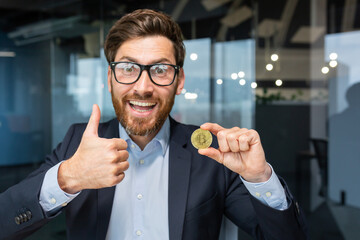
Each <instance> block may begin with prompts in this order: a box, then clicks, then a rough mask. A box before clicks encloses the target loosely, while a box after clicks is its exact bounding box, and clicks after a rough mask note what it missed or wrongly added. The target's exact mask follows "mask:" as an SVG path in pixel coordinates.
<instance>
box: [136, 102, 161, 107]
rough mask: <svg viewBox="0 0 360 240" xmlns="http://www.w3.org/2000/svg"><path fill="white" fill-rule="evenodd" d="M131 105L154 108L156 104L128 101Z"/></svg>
mask: <svg viewBox="0 0 360 240" xmlns="http://www.w3.org/2000/svg"><path fill="white" fill-rule="evenodd" d="M130 103H131V104H132V105H136V106H141V107H150V106H154V105H155V104H156V103H149V102H137V101H130Z"/></svg>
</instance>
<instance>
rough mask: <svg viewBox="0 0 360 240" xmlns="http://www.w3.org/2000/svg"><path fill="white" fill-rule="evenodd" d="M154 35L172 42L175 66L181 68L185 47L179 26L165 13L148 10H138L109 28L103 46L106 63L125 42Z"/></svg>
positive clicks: (111, 59)
mask: <svg viewBox="0 0 360 240" xmlns="http://www.w3.org/2000/svg"><path fill="white" fill-rule="evenodd" d="M156 35H159V36H164V37H166V38H168V39H169V40H170V41H172V43H173V45H174V53H175V59H176V64H177V65H179V66H180V67H182V66H183V65H184V58H185V46H184V43H183V38H182V33H181V29H180V27H179V25H178V24H177V23H176V22H175V21H174V20H173V19H171V17H170V16H168V15H166V14H165V13H162V12H158V11H154V10H150V9H139V10H135V11H134V12H132V13H129V14H126V15H125V16H123V17H122V18H120V19H119V20H118V21H116V22H115V24H114V25H113V26H112V27H111V29H110V31H109V33H108V35H107V37H106V39H105V44H104V52H105V56H106V59H107V61H108V63H109V64H110V62H113V61H114V59H115V55H116V52H117V50H118V49H119V47H120V46H121V44H123V43H124V42H125V41H127V40H130V39H134V38H138V37H146V36H156Z"/></svg>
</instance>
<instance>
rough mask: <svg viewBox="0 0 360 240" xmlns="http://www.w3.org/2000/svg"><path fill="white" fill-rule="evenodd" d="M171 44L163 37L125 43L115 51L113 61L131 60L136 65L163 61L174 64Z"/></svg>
mask: <svg viewBox="0 0 360 240" xmlns="http://www.w3.org/2000/svg"><path fill="white" fill-rule="evenodd" d="M174 53H175V50H174V45H173V43H172V42H171V41H170V40H169V39H168V38H166V37H163V36H147V37H140V38H135V39H130V40H127V41H125V42H124V43H123V44H122V45H121V46H120V47H119V48H118V50H117V52H116V56H115V61H119V60H123V59H124V58H131V59H133V60H136V61H137V62H138V63H143V64H148V62H151V61H156V60H159V59H164V60H167V61H169V62H170V63H173V64H175V63H176V62H175V54H174Z"/></svg>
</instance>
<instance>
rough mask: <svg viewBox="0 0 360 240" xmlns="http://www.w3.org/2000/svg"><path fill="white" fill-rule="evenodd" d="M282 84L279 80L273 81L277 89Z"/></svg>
mask: <svg viewBox="0 0 360 240" xmlns="http://www.w3.org/2000/svg"><path fill="white" fill-rule="evenodd" d="M282 84H283V82H282V80H281V79H277V80H276V81H275V85H276V86H278V87H280V86H281V85H282Z"/></svg>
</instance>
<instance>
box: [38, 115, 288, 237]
mask: <svg viewBox="0 0 360 240" xmlns="http://www.w3.org/2000/svg"><path fill="white" fill-rule="evenodd" d="M119 134H120V137H121V138H122V139H124V140H125V141H126V142H127V143H128V149H127V150H128V151H129V159H128V161H129V164H130V167H129V169H128V170H126V171H125V178H124V180H123V181H122V182H120V183H119V184H117V185H116V188H115V195H114V201H113V208H112V212H111V217H110V223H109V228H108V231H107V236H106V239H107V240H113V239H169V232H168V231H169V229H168V182H169V181H168V176H169V136H170V121H169V118H168V119H167V120H166V121H165V123H164V125H163V127H162V128H161V130H160V131H159V133H158V134H157V135H156V137H155V138H154V139H152V141H151V142H150V143H148V144H147V145H146V147H145V148H144V150H143V151H141V149H140V148H139V147H138V146H137V145H136V144H135V143H134V142H133V141H132V140H131V138H130V137H129V136H128V134H127V133H126V131H125V130H124V128H123V127H122V126H121V125H120V124H119ZM60 164H61V163H59V164H57V165H55V166H54V167H52V168H51V169H49V170H48V172H47V173H46V175H45V178H44V182H43V185H42V188H41V192H40V200H39V202H40V204H41V206H42V208H43V209H44V211H45V212H46V213H47V214H48V215H52V214H56V213H57V212H58V211H59V210H60V209H61V208H62V207H64V206H66V204H67V203H69V202H70V201H71V200H72V199H74V198H75V197H76V196H77V195H78V194H79V193H77V194H67V193H65V192H64V191H62V190H61V188H60V187H59V185H58V182H57V172H58V168H59V166H60ZM270 167H271V166H270ZM271 169H272V167H271ZM239 177H240V176H239ZM240 178H241V177H240ZM242 181H243V182H244V185H245V187H246V188H247V189H248V191H249V193H250V194H252V195H253V196H254V197H255V198H257V199H259V200H260V201H261V202H263V203H264V204H267V205H269V206H270V207H272V208H275V209H278V210H284V209H287V207H288V203H287V199H286V196H285V192H284V188H283V187H282V185H281V183H280V181H279V179H278V177H277V176H276V174H275V172H274V170H273V169H272V175H271V177H270V179H269V180H268V181H266V182H263V183H250V182H247V181H245V180H244V179H242Z"/></svg>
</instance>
